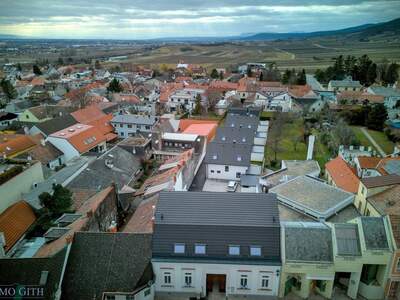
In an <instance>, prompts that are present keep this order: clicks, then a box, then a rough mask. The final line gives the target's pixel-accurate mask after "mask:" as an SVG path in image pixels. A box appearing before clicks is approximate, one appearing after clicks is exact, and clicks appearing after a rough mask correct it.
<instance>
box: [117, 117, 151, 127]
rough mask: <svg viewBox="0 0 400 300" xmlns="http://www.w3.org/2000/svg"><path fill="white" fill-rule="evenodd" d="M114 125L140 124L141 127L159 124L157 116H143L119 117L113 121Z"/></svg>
mask: <svg viewBox="0 0 400 300" xmlns="http://www.w3.org/2000/svg"><path fill="white" fill-rule="evenodd" d="M111 122H112V123H124V124H140V125H153V124H154V123H156V122H157V117H155V116H141V115H117V116H115V117H114V118H113V119H112V120H111Z"/></svg>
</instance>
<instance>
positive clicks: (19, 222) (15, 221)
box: [0, 201, 36, 258]
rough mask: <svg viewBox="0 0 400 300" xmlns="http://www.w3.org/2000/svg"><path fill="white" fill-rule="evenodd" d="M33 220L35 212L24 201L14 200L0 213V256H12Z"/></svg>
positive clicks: (34, 219)
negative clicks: (14, 201)
mask: <svg viewBox="0 0 400 300" xmlns="http://www.w3.org/2000/svg"><path fill="white" fill-rule="evenodd" d="M35 221H36V216H35V213H34V211H33V209H32V207H30V206H29V204H28V203H26V202H25V201H19V202H16V203H15V204H13V205H11V206H10V207H9V208H7V209H6V210H5V211H3V212H2V213H1V214H0V258H1V257H3V256H9V257H10V256H12V254H13V253H14V252H15V250H16V249H17V248H18V244H19V242H20V241H21V240H22V239H23V238H24V236H25V234H26V232H27V231H28V229H29V228H30V227H31V226H32V224H33V223H34V222H35ZM1 235H2V236H3V238H1ZM2 241H4V242H5V243H4V244H2Z"/></svg>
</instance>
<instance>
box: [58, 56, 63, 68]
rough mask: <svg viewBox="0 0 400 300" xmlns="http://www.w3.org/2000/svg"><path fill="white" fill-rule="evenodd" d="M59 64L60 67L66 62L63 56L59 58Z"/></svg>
mask: <svg viewBox="0 0 400 300" xmlns="http://www.w3.org/2000/svg"><path fill="white" fill-rule="evenodd" d="M57 63H58V64H59V65H60V66H62V65H64V60H63V59H62V57H61V56H60V57H59V58H58V60H57Z"/></svg>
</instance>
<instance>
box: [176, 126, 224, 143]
mask: <svg viewBox="0 0 400 300" xmlns="http://www.w3.org/2000/svg"><path fill="white" fill-rule="evenodd" d="M217 127H218V125H217V124H210V123H205V124H192V125H189V127H187V128H186V129H185V130H184V131H183V132H182V133H189V134H197V135H201V136H205V137H207V141H208V142H211V141H212V139H213V138H214V137H215V134H216V131H217Z"/></svg>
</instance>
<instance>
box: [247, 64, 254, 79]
mask: <svg viewBox="0 0 400 300" xmlns="http://www.w3.org/2000/svg"><path fill="white" fill-rule="evenodd" d="M252 76H253V72H252V71H251V67H250V66H248V67H247V77H252Z"/></svg>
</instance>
